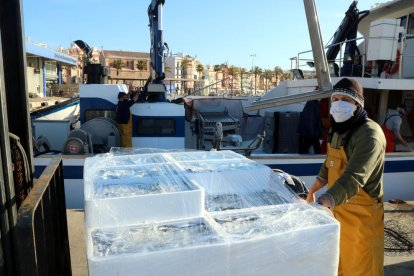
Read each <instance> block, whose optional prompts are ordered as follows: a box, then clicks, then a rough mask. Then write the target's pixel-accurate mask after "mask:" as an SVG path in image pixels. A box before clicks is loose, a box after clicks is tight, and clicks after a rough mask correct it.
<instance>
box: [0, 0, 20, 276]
mask: <svg viewBox="0 0 414 276" xmlns="http://www.w3.org/2000/svg"><path fill="white" fill-rule="evenodd" d="M0 3H2V2H0ZM2 16H3V13H0V18H1V17H2ZM0 23H2V21H0ZM2 34H3V25H1V24H0V156H1V160H0V275H15V270H14V269H15V258H14V256H15V252H14V235H13V229H14V226H15V225H16V220H17V209H16V198H15V194H14V184H13V183H14V182H13V174H12V171H11V167H12V166H11V154H10V140H9V126H8V122H7V121H8V118H7V108H6V93H5V86H4V83H5V81H4V79H5V77H4V67H3V52H2V47H1V45H2V41H3V35H2Z"/></svg>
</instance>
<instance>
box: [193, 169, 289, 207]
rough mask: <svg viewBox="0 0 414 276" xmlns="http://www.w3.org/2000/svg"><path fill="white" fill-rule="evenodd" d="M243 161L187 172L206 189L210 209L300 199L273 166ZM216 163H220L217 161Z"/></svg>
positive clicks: (260, 204) (283, 202) (280, 202)
mask: <svg viewBox="0 0 414 276" xmlns="http://www.w3.org/2000/svg"><path fill="white" fill-rule="evenodd" d="M239 165H240V167H238V168H234V169H228V168H225V169H224V170H223V171H212V172H209V171H205V172H199V173H188V174H187V177H188V179H190V180H191V181H193V182H194V183H196V184H198V185H199V186H200V187H202V188H203V189H204V190H205V196H206V198H205V209H206V211H208V212H216V211H223V210H229V209H243V208H251V207H260V206H268V205H274V204H285V203H291V202H294V201H297V196H296V194H294V193H293V192H292V191H291V190H289V189H288V188H287V187H286V185H285V184H284V183H283V182H282V180H281V179H280V177H279V176H278V175H276V174H274V173H273V172H272V170H271V169H270V168H269V167H267V166H264V165H261V164H258V163H256V162H251V163H245V164H239ZM244 165H246V166H244ZM215 166H217V167H220V163H219V162H216V165H215ZM206 167H208V165H207V166H206ZM211 167H214V166H211Z"/></svg>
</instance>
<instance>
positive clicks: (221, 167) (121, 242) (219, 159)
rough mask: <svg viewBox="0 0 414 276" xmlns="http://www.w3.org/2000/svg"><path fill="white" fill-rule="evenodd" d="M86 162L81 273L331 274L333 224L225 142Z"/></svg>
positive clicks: (335, 248)
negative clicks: (210, 148) (220, 147)
mask: <svg viewBox="0 0 414 276" xmlns="http://www.w3.org/2000/svg"><path fill="white" fill-rule="evenodd" d="M120 152H121V153H122V151H113V152H111V153H109V154H105V155H97V156H95V157H92V158H88V159H87V160H86V162H85V173H84V180H85V227H86V235H87V237H86V239H87V258H88V267H89V275H91V276H93V275H255V276H256V275H335V274H336V272H337V268H338V258H339V224H338V223H337V221H336V220H335V219H334V218H333V217H332V215H331V214H330V213H329V212H327V211H325V210H323V209H320V208H315V207H313V206H311V205H309V204H307V203H305V202H303V201H302V200H301V199H300V198H299V197H297V196H296V195H295V194H294V193H293V192H292V191H291V190H289V189H288V188H287V187H286V186H285V184H284V183H283V180H282V178H281V177H280V176H279V175H278V174H275V173H273V172H272V170H271V169H269V168H268V167H266V166H264V165H261V164H259V163H256V162H254V161H252V160H249V159H247V158H245V157H243V156H241V155H238V154H236V153H234V152H231V151H219V152H204V151H194V152H188V151H182V152H159V153H154V152H151V153H137V152H134V151H132V152H127V151H126V152H123V153H122V154H120Z"/></svg>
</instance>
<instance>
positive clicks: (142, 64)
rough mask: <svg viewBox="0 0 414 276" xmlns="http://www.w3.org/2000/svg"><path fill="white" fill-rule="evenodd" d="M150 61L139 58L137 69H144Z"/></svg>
mask: <svg viewBox="0 0 414 276" xmlns="http://www.w3.org/2000/svg"><path fill="white" fill-rule="evenodd" d="M147 64H148V62H147V61H146V60H138V62H137V69H138V70H140V71H142V70H144V69H147Z"/></svg>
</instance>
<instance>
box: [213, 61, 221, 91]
mask: <svg viewBox="0 0 414 276" xmlns="http://www.w3.org/2000/svg"><path fill="white" fill-rule="evenodd" d="M220 71H221V65H220V64H216V65H214V72H216V95H217V79H218V72H220Z"/></svg>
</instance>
